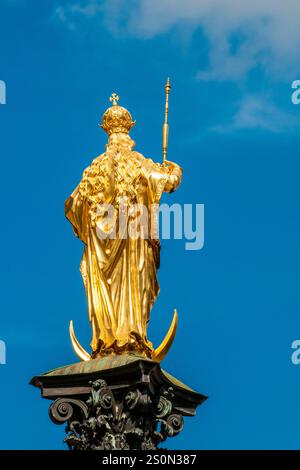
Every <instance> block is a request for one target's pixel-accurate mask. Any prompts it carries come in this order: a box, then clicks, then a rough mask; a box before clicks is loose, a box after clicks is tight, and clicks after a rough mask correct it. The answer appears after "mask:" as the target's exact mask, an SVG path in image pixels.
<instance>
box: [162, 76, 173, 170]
mask: <svg viewBox="0 0 300 470" xmlns="http://www.w3.org/2000/svg"><path fill="white" fill-rule="evenodd" d="M170 90H171V83H170V79H169V77H168V78H167V82H166V85H165V92H166V103H165V120H164V124H163V139H162V141H163V142H162V148H163V161H164V162H165V161H166V159H167V151H168V139H169V124H168V115H169V93H170Z"/></svg>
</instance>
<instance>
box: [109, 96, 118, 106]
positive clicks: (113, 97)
mask: <svg viewBox="0 0 300 470" xmlns="http://www.w3.org/2000/svg"><path fill="white" fill-rule="evenodd" d="M119 99H120V97H119V96H118V95H117V94H116V93H112V95H111V96H110V98H109V101H111V102H112V104H113V106H117V104H118V101H119Z"/></svg>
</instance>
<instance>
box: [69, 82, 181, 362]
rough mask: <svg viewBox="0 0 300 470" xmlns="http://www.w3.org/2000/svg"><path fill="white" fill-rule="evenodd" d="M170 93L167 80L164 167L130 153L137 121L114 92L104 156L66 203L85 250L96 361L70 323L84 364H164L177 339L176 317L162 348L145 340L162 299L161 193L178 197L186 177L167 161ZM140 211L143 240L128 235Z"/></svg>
mask: <svg viewBox="0 0 300 470" xmlns="http://www.w3.org/2000/svg"><path fill="white" fill-rule="evenodd" d="M169 91H170V82H169V80H168V81H167V84H166V106H165V122H164V126H163V156H164V161H163V163H162V164H159V163H154V162H153V161H152V160H150V159H147V158H145V157H144V156H143V155H141V154H140V153H138V152H136V151H134V150H133V148H134V146H135V142H134V141H133V140H132V139H131V137H130V136H129V131H130V130H131V128H132V127H133V126H134V124H135V121H133V120H132V117H131V114H130V113H129V112H128V111H127V110H126V109H125V108H123V107H121V106H119V105H118V100H119V97H118V96H117V95H116V94H115V93H113V94H112V96H111V97H110V100H111V102H112V106H111V107H110V108H108V109H107V110H106V111H105V113H104V115H103V117H102V124H101V127H102V129H103V130H104V131H105V132H106V133H107V134H108V142H107V144H106V151H105V153H103V154H102V155H100V156H99V157H97V158H96V159H95V160H93V162H92V163H91V165H90V166H89V167H88V168H87V169H86V170H85V171H84V172H83V176H82V180H81V182H80V183H79V185H78V186H77V188H76V189H75V190H74V191H73V193H72V194H71V196H70V197H69V199H68V200H67V201H66V203H65V214H66V217H67V218H68V219H69V221H70V222H71V224H72V226H73V229H74V232H75V234H76V236H77V237H79V238H80V240H81V241H82V242H83V243H84V245H85V248H84V253H83V257H82V261H81V265H80V271H81V274H82V278H83V282H84V286H85V291H86V296H87V302H88V312H89V320H90V323H91V327H92V341H91V348H92V352H91V354H89V353H88V352H87V351H85V350H84V349H83V347H82V346H81V345H80V344H79V342H78V340H77V339H76V337H75V334H74V330H73V323H72V322H71V323H70V336H71V341H72V345H73V348H74V350H75V352H76V354H77V355H78V356H79V358H80V359H81V360H84V361H88V360H90V359H92V358H95V357H98V356H104V355H107V354H122V353H130V352H132V353H137V354H139V355H142V356H145V357H149V358H151V359H153V360H156V361H161V360H162V359H163V357H164V356H165V355H166V353H167V351H168V350H169V348H170V346H171V343H172V341H173V339H174V336H175V332H176V327H177V313H176V310H175V312H174V317H173V321H172V324H171V327H170V329H169V332H168V334H167V336H166V337H165V339H164V341H163V342H162V344H161V345H160V346H159V347H158V348H157V349H154V348H153V346H152V344H151V342H150V341H148V339H147V324H148V321H149V316H150V310H151V308H152V306H153V304H154V302H155V300H156V298H157V295H158V292H159V285H158V282H157V269H158V267H159V258H160V243H159V240H158V238H157V237H153V236H151V235H152V233H153V228H155V225H156V224H157V218H156V215H155V214H156V212H155V211H153V207H158V204H159V201H160V198H161V196H162V194H163V192H164V191H166V192H172V191H175V190H176V188H177V187H178V185H179V184H180V181H181V175H182V170H181V168H180V167H179V166H178V165H177V164H175V163H172V162H170V161H167V160H166V152H167V140H168V123H167V117H168V94H169ZM108 206H112V207H113V208H114V209H115V213H114V217H113V218H112V219H111V220H112V222H111V223H108V222H107V221H108V218H107V213H106V211H105V210H104V211H103V210H102V209H101V208H103V207H104V208H105V207H108ZM141 206H142V207H146V209H147V211H148V214H150V215H151V216H150V215H149V218H148V222H147V223H148V226H147V229H148V230H146V232H148V234H147V236H144V235H145V233H144V232H143V231H142V230H141V231H140V232H139V236H136V235H135V236H131V235H130V230H128V229H129V226H130V225H131V226H132V224H134V223H135V222H136V221H137V219H138V216H139V215H140V214H137V211H136V210H134V211H131V208H132V207H141ZM99 208H100V209H99ZM124 208H125V209H124ZM124 210H125V212H126V211H127V214H128V218H127V219H126V220H127V222H126V224H123V227H122V228H121V224H120V217H119V216H120V213H121V211H124ZM112 228H113V229H114V230H115V232H116V236H114V237H110V236H108V234H109V233H111V231H112ZM154 231H155V230H154ZM125 232H126V234H127V236H124V233H125ZM128 232H129V233H128ZM100 233H101V234H102V236H99V234H100ZM103 234H104V236H103ZM105 235H107V236H105Z"/></svg>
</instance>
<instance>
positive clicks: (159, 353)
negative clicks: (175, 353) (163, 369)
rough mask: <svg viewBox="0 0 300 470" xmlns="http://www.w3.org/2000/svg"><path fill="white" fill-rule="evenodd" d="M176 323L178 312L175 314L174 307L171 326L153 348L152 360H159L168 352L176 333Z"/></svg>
mask: <svg viewBox="0 0 300 470" xmlns="http://www.w3.org/2000/svg"><path fill="white" fill-rule="evenodd" d="M177 325H178V314H177V310H176V308H175V310H174V315H173V320H172V323H171V326H170V328H169V331H168V333H167V334H166V336H165V339H164V340H163V341H162V343H161V344H160V345H159V346H158V348H156V349H155V351H154V352H153V354H152V359H153V360H154V361H156V362H161V361H162V360H163V359H164V358H165V357H166V355H167V354H168V352H169V350H170V348H171V346H172V344H173V341H174V338H175V335H176V331H177Z"/></svg>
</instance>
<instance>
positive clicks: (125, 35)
mask: <svg viewBox="0 0 300 470" xmlns="http://www.w3.org/2000/svg"><path fill="white" fill-rule="evenodd" d="M299 14H300V5H299V2H297V1H294V0H288V1H285V2H271V1H268V0H265V1H257V0H252V1H251V2H250V0H249V1H248V0H247V1H244V2H242V1H239V2H238V1H237V0H236V1H233V0H229V1H227V2H225V0H210V1H208V0H205V1H204V0H203V1H201V2H199V1H196V0H186V1H185V2H181V1H180V0H173V1H170V0H160V1H150V0H136V1H134V2H133V1H125V0H124V1H123V0H118V1H115V0H111V1H109V2H108V1H107V2H106V1H104V2H100V1H93V0H85V1H83V0H78V1H65V2H62V1H50V0H44V1H43V2H37V1H33V0H26V1H25V0H3V1H2V2H1V7H0V80H4V81H5V83H6V86H7V104H6V105H0V152H1V174H2V184H1V200H2V205H1V208H2V229H1V241H2V256H1V260H2V269H1V286H2V289H1V317H0V339H1V340H4V341H5V342H6V345H7V364H6V365H1V366H0V381H1V388H0V415H1V422H2V423H3V425H4V427H3V426H2V431H1V432H0V435H1V439H0V446H1V448H3V449H14V448H16V449H22V448H25V449H34V448H36V449H43V448H44V449H45V448H46V449H60V448H63V444H62V439H63V435H64V430H63V428H62V427H58V426H55V425H53V424H52V423H51V422H50V421H49V419H48V415H47V408H48V404H49V403H47V402H46V401H44V400H41V399H40V398H39V393H38V390H35V389H33V388H32V387H30V386H29V385H28V381H29V379H30V378H31V377H32V376H33V375H36V374H38V373H40V372H43V371H46V370H49V369H51V368H53V367H57V366H59V365H64V364H68V363H72V362H75V361H76V358H75V356H74V354H73V352H72V348H71V345H70V343H69V338H68V323H69V320H70V319H73V320H74V321H75V324H76V331H77V334H78V337H79V338H80V340H81V342H82V343H83V344H86V345H87V344H88V342H89V340H90V329H89V325H88V319H87V309H86V303H85V296H84V290H83V286H82V281H81V277H80V274H79V270H78V267H79V262H80V258H81V253H82V245H81V244H80V242H79V241H78V240H76V239H75V238H74V236H73V234H72V231H71V227H70V226H69V224H68V223H67V221H66V220H65V218H64V212H63V203H64V200H65V199H66V198H67V197H68V196H69V194H70V193H71V191H72V190H73V188H74V187H75V186H76V184H77V183H78V181H79V179H80V177H81V173H82V171H83V169H84V168H85V167H86V166H87V165H88V164H89V163H90V161H91V160H92V159H93V158H94V157H95V156H97V155H98V154H100V153H101V152H102V151H103V148H104V145H105V139H106V136H105V134H104V133H103V132H102V131H101V130H100V129H99V128H98V126H97V124H98V122H100V120H101V116H102V114H103V112H104V111H105V109H106V108H107V106H108V105H109V102H108V97H109V95H110V94H111V93H112V92H113V91H116V92H117V93H118V94H119V95H120V103H121V104H122V105H124V106H125V107H127V108H128V109H129V110H130V111H131V113H132V115H133V117H134V119H136V120H137V125H136V127H135V128H134V130H133V131H132V136H133V138H134V139H135V140H136V142H137V149H138V150H139V151H140V152H142V153H143V154H144V155H146V156H147V157H151V158H152V159H154V160H157V161H161V124H162V119H163V100H164V89H163V85H164V82H165V79H166V77H167V76H168V75H170V77H171V79H172V85H173V86H172V92H171V98H170V99H171V104H170V126H171V127H170V144H169V158H170V159H171V160H174V161H175V162H178V163H179V164H180V165H181V166H182V167H183V168H184V178H183V182H182V186H181V187H180V189H179V190H178V191H177V192H176V193H174V194H172V195H166V196H165V197H164V202H169V203H173V202H178V203H181V204H183V203H194V204H196V203H203V204H205V246H204V248H203V249H202V250H200V251H196V252H195V251H186V250H185V242H184V240H182V241H181V240H173V241H172V240H170V241H167V240H164V241H163V243H162V260H161V269H160V272H159V280H160V284H161V293H160V296H159V299H158V301H157V304H156V305H155V307H154V310H153V313H152V317H151V324H150V328H149V337H150V339H151V340H152V341H153V342H154V344H155V345H157V344H158V343H159V342H160V341H161V339H162V337H163V336H164V333H165V332H166V330H167V328H168V325H169V323H170V320H171V317H172V311H173V309H174V307H177V309H178V313H179V329H178V333H177V338H176V340H175V343H174V345H173V347H172V350H171V352H170V353H169V355H168V357H167V358H166V359H165V361H164V363H163V366H164V368H165V369H166V370H168V372H170V373H172V374H173V375H175V376H177V377H178V378H179V379H181V380H182V381H184V382H185V383H187V384H188V385H190V386H191V387H193V388H194V389H196V390H198V391H199V392H201V393H204V394H207V395H209V400H208V401H207V402H206V403H205V404H204V405H203V406H202V407H200V408H199V411H198V414H197V417H196V418H193V419H186V424H185V430H184V431H183V433H182V434H181V435H180V436H178V437H177V438H176V439H173V440H172V439H170V440H169V442H168V447H169V448H174V449H176V448H182V449H262V448H269V449H295V448H299V443H300V431H299V420H300V407H299V388H300V365H299V366H295V365H293V364H292V362H291V354H292V350H291V343H292V341H294V340H295V339H299V338H300V298H299V280H300V250H299V236H300V215H299V200H300V186H299V174H300V160H299V148H300V138H299V129H300V106H299V107H298V106H295V105H293V104H292V102H291V92H292V90H291V83H292V81H293V80H296V79H299V78H300V70H299V69H300V65H299V64H300V61H299V59H300V57H299V50H300V48H299V46H300V31H299V26H298V24H299ZM19 423H26V430H27V432H26V433H23V432H21V431H20V430H19V431H18V429H19V427H20V424H19Z"/></svg>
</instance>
